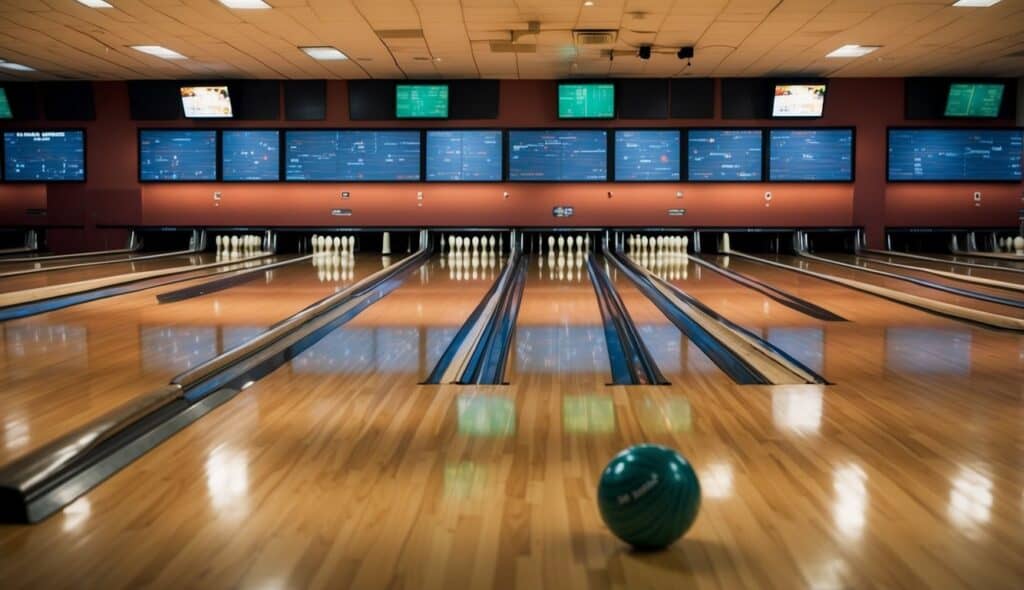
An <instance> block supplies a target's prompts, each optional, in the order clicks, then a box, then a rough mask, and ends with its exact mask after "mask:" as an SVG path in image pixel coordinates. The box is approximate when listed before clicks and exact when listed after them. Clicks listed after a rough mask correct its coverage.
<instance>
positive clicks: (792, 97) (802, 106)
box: [772, 84, 828, 118]
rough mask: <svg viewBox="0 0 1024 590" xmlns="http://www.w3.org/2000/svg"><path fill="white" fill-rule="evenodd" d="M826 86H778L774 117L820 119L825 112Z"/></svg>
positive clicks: (774, 98)
mask: <svg viewBox="0 0 1024 590" xmlns="http://www.w3.org/2000/svg"><path fill="white" fill-rule="evenodd" d="M827 90H828V86H827V85H825V84H776V85H775V92H774V93H773V94H772V116H773V117H786V118H790V117H792V118H798V117H820V116H821V115H822V113H824V111H825V92H826V91H827Z"/></svg>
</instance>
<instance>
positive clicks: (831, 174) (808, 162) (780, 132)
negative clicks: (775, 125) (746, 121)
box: [768, 129, 853, 182]
mask: <svg viewBox="0 0 1024 590" xmlns="http://www.w3.org/2000/svg"><path fill="white" fill-rule="evenodd" d="M768 179H769V180H772V181H779V182H851V181H852V180H853V130H852V129H771V130H769V131H768Z"/></svg>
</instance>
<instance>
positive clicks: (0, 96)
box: [0, 88, 14, 119]
mask: <svg viewBox="0 0 1024 590" xmlns="http://www.w3.org/2000/svg"><path fill="white" fill-rule="evenodd" d="M12 117H14V115H13V113H11V103H10V101H8V100H7V89H6V88H0V119H10V118H12Z"/></svg>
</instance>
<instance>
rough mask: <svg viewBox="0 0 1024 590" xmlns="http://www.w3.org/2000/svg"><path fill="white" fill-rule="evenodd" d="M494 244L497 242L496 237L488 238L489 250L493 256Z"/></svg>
mask: <svg viewBox="0 0 1024 590" xmlns="http://www.w3.org/2000/svg"><path fill="white" fill-rule="evenodd" d="M494 242H495V240H494V236H493V235H492V236H491V237H489V238H487V245H488V250H490V251H491V254H494Z"/></svg>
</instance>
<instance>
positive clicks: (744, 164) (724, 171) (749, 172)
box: [686, 129, 762, 182]
mask: <svg viewBox="0 0 1024 590" xmlns="http://www.w3.org/2000/svg"><path fill="white" fill-rule="evenodd" d="M686 148H687V158H686V162H687V173H686V176H687V178H688V179H689V180H690V181H691V182H758V181H760V180H761V178H762V174H761V130H760V129H691V130H690V131H689V132H688V133H687V146H686Z"/></svg>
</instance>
